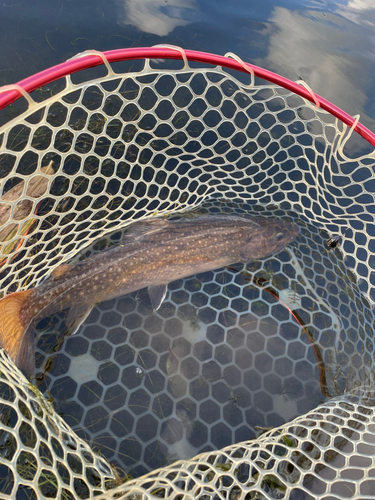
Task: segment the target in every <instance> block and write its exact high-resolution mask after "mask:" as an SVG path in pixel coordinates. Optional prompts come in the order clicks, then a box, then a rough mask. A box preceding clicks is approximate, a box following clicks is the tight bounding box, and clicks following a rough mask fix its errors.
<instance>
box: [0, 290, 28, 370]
mask: <svg viewBox="0 0 375 500" xmlns="http://www.w3.org/2000/svg"><path fill="white" fill-rule="evenodd" d="M33 292H34V290H26V291H24V292H15V293H11V294H10V295H7V296H6V297H4V298H3V299H1V300H0V346H1V347H3V348H4V349H5V351H6V352H7V353H8V355H9V356H10V357H11V358H12V360H13V361H14V362H15V364H16V365H17V367H18V368H19V369H20V370H22V371H23V372H24V373H26V374H27V375H31V374H32V373H33V369H34V355H33V354H34V342H33V339H31V338H30V332H28V331H27V330H28V326H29V325H30V322H31V320H32V318H31V317H30V318H29V317H26V316H27V314H25V311H24V312H22V308H23V306H24V305H25V304H26V303H27V301H28V300H29V298H30V295H32V293H33Z"/></svg>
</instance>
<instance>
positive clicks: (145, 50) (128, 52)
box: [0, 47, 375, 147]
mask: <svg viewBox="0 0 375 500" xmlns="http://www.w3.org/2000/svg"><path fill="white" fill-rule="evenodd" d="M102 54H103V55H99V54H92V53H91V54H89V55H86V56H85V55H82V56H81V57H78V58H75V59H70V60H68V61H66V62H64V63H61V64H58V65H57V66H52V68H49V69H46V70H44V71H41V72H40V73H36V74H35V75H33V76H30V77H28V78H25V79H24V80H21V81H20V82H18V84H17V85H19V86H20V87H22V88H23V89H24V90H25V91H26V92H28V93H30V92H33V91H34V90H36V89H38V88H39V87H42V86H43V85H47V84H49V83H51V82H53V81H54V80H57V79H59V78H63V77H65V76H67V75H70V74H72V73H76V72H77V71H81V70H83V69H87V68H92V67H94V66H99V65H100V64H103V58H105V59H106V60H107V61H108V62H109V63H114V62H120V61H128V60H133V59H183V57H182V54H181V53H180V52H179V51H177V50H176V49H175V48H168V47H139V48H130V49H116V50H109V51H107V52H103V53H102ZM184 54H185V56H186V58H187V60H188V61H194V62H200V63H205V64H212V65H213V66H222V67H224V68H228V69H232V70H237V71H241V72H243V73H244V72H250V73H254V75H255V76H256V77H258V78H262V79H263V80H266V81H268V82H271V83H274V84H276V85H279V86H281V87H284V88H285V89H287V90H290V91H291V92H294V93H295V94H298V95H299V96H301V97H303V98H304V99H307V100H308V101H310V102H312V103H313V104H315V105H317V103H319V107H320V108H321V109H324V110H325V111H327V112H328V113H330V114H332V115H333V116H335V117H336V118H338V119H339V120H341V121H342V122H343V123H345V124H346V125H348V126H349V127H350V128H352V126H353V125H354V130H355V131H356V132H357V133H358V134H359V135H361V136H362V137H363V138H364V139H366V141H368V142H369V143H370V144H371V145H372V146H374V147H375V134H374V133H373V132H371V131H370V130H369V129H368V128H367V127H365V126H364V125H362V124H361V123H359V122H358V123H357V124H356V123H355V122H356V120H355V118H353V117H352V116H350V115H349V114H348V113H346V112H345V111H343V110H342V109H340V108H339V107H337V106H335V105H334V104H332V103H331V102H330V101H327V99H324V98H323V97H321V96H319V95H318V94H313V95H312V93H311V91H309V90H308V89H306V88H305V87H302V86H301V85H299V84H298V83H296V82H292V81H291V80H288V78H284V77H283V76H280V75H277V74H276V73H272V71H268V70H266V69H263V68H259V67H258V66H254V65H253V64H248V63H244V65H242V64H241V63H240V62H238V61H237V60H235V59H230V58H228V57H225V56H218V55H215V54H209V53H207V52H198V51H195V50H184ZM19 97H20V93H19V91H16V90H9V91H7V92H3V93H1V94H0V109H3V108H4V107H5V106H7V105H8V104H11V103H12V102H14V101H15V100H17V99H18V98H19ZM314 97H315V99H314Z"/></svg>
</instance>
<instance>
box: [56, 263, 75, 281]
mask: <svg viewBox="0 0 375 500" xmlns="http://www.w3.org/2000/svg"><path fill="white" fill-rule="evenodd" d="M71 267H72V266H70V265H69V264H61V266H58V267H56V268H55V269H54V270H53V271H52V273H51V275H52V278H53V279H54V280H58V279H59V278H61V277H62V276H63V275H64V274H65V273H67V272H68V271H69V269H70V268H71Z"/></svg>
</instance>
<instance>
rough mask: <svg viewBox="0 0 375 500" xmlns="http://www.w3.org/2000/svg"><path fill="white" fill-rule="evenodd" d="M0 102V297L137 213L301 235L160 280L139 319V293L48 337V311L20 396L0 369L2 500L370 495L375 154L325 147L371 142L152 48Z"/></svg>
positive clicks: (269, 89)
mask: <svg viewBox="0 0 375 500" xmlns="http://www.w3.org/2000/svg"><path fill="white" fill-rule="evenodd" d="M151 58H153V59H152V60H151ZM125 59H126V61H125V62H124V60H125ZM188 59H189V61H195V62H188ZM181 60H182V61H181ZM102 63H103V64H102ZM209 63H210V64H209ZM78 70H79V72H77V71H78ZM74 72H76V73H74ZM260 77H261V78H262V79H263V80H260V79H259V78H260ZM265 79H268V80H269V81H268V82H267V81H265ZM270 82H272V83H270ZM0 92H1V93H0V105H2V106H3V107H4V106H5V105H6V107H4V109H3V110H2V112H1V113H2V114H1V115H0V120H1V123H2V126H1V128H0V143H1V151H0V178H1V203H0V240H1V241H0V245H1V255H0V283H1V291H2V294H3V295H5V294H7V293H10V292H13V291H17V290H21V289H26V288H30V287H33V286H36V285H38V284H40V283H42V281H43V280H44V279H46V278H47V277H48V276H49V275H50V273H51V271H52V270H53V269H54V268H55V267H57V266H58V265H60V264H62V263H64V262H66V261H71V260H72V259H73V261H76V260H79V259H83V258H87V257H89V256H90V255H91V254H92V253H95V252H98V251H102V250H103V249H105V248H107V247H109V246H111V245H113V244H116V243H118V242H121V238H122V235H123V234H124V232H126V226H127V225H128V224H129V223H131V222H132V221H134V220H136V219H140V218H148V217H155V216H159V217H160V216H164V217H169V218H176V217H195V216H197V214H218V213H220V214H222V213H224V214H233V213H236V214H244V213H256V214H258V215H259V214H260V215H263V216H265V217H271V216H272V217H276V218H281V219H287V220H291V221H293V222H295V223H296V224H298V225H299V227H300V229H301V231H300V234H299V235H298V237H297V238H296V240H295V241H294V242H293V243H292V244H291V245H290V246H288V247H287V248H286V249H285V250H283V251H282V252H280V253H279V254H278V255H274V256H272V257H270V258H268V259H265V260H263V261H258V262H253V263H250V264H248V265H245V266H234V267H233V268H228V269H219V270H217V271H214V272H209V273H204V274H201V275H197V276H193V277H190V278H186V279H184V280H179V281H177V282H174V283H172V284H170V285H169V288H168V294H167V297H166V300H165V302H164V303H163V305H162V306H161V308H160V309H159V310H158V311H157V312H152V308H151V305H150V302H149V299H148V297H147V293H145V292H143V291H141V292H140V293H136V294H131V295H129V296H126V297H121V298H118V299H114V300H111V301H107V302H103V303H102V304H99V305H98V306H97V307H96V308H95V309H94V310H93V311H92V313H91V314H90V316H89V317H88V319H87V321H86V322H85V324H84V325H83V326H82V327H81V328H80V330H79V332H78V333H77V334H76V335H74V336H71V337H69V338H67V339H65V341H64V342H63V337H64V335H63V331H64V314H63V313H61V314H60V315H55V316H54V317H53V318H47V319H46V320H45V321H43V322H41V323H40V324H39V325H38V326H37V328H36V371H35V376H36V378H35V379H33V383H30V382H29V381H27V380H26V379H25V378H24V377H23V376H22V374H20V372H19V371H18V370H17V368H16V367H15V366H14V365H13V363H12V362H11V361H10V360H9V358H7V356H6V354H5V353H2V355H1V358H0V364H1V366H0V374H1V378H0V401H1V407H0V477H1V478H4V479H0V491H1V494H2V497H4V498H17V499H22V498H43V497H49V498H64V499H65V498H77V497H78V498H90V497H92V496H97V495H100V494H101V493H104V492H106V493H105V498H109V497H116V498H119V497H124V498H131V499H139V498H151V497H155V496H157V497H161V498H201V499H203V498H204V499H206V498H226V499H228V500H229V499H232V500H234V499H236V500H237V499H242V498H246V499H258V498H259V499H262V498H268V499H273V498H291V499H294V500H295V499H310V498H322V499H323V498H324V499H326V500H328V499H334V498H372V497H373V494H371V491H372V490H373V488H374V479H373V477H374V474H375V472H374V471H375V467H374V458H373V457H374V442H375V428H374V405H375V400H374V397H373V396H374V395H373V377H372V371H373V354H374V338H373V319H374V318H373V314H372V303H373V299H374V297H375V289H374V287H375V280H374V274H373V269H374V268H375V255H374V250H375V248H374V245H373V242H372V240H371V237H372V236H373V235H374V234H375V224H374V215H373V214H374V208H373V207H374V196H373V194H372V193H373V192H374V190H375V184H374V181H373V179H372V177H373V172H374V162H375V159H374V155H373V153H372V152H370V153H369V152H366V154H363V153H358V154H356V157H355V158H353V157H348V153H347V150H348V148H346V147H345V146H346V145H347V144H348V140H350V138H351V134H352V131H353V129H354V130H356V132H358V133H359V134H361V135H362V136H363V137H364V138H365V139H366V140H367V141H368V142H367V143H366V144H367V145H368V144H369V143H371V144H375V141H374V136H373V135H372V134H371V132H369V131H368V130H367V129H365V127H363V126H362V125H361V124H359V123H358V120H357V119H353V118H351V117H349V116H348V115H346V114H345V113H344V112H342V111H341V110H338V108H335V107H334V106H333V105H331V104H330V103H328V102H327V101H325V100H324V99H322V98H320V97H319V96H316V95H315V94H314V93H313V92H312V91H311V90H310V89H309V88H308V87H307V88H306V86H300V85H297V84H294V83H292V82H288V81H287V80H285V79H282V78H281V77H277V76H276V75H273V74H271V73H269V72H265V71H264V70H260V69H259V68H256V67H254V66H249V65H245V64H244V63H242V61H240V60H239V59H238V58H236V57H235V56H231V58H223V57H222V58H219V57H217V56H211V55H208V54H199V53H193V52H189V51H186V52H184V51H182V50H181V49H176V48H168V47H164V48H161V47H160V48H153V49H137V50H128V51H126V50H125V51H112V52H110V53H106V55H103V54H101V53H96V52H92V53H89V54H86V55H85V54H83V57H78V58H75V59H73V60H72V61H69V62H67V63H65V64H64V65H61V66H58V67H56V68H52V69H51V70H49V71H47V72H45V73H42V74H40V75H36V76H35V77H32V78H30V79H27V80H25V81H24V82H20V85H19V86H9V87H4V88H2V89H0ZM28 92H30V94H28ZM21 94H22V96H23V97H22V98H20V99H17V98H18V97H19V96H20V95H21ZM15 99H17V100H15ZM14 100H15V102H13V101H14ZM12 102H13V104H11V103H12ZM355 147H356V148H357V150H359V149H358V148H359V147H360V146H358V143H355ZM351 156H353V155H351ZM339 235H343V238H342V241H341V245H340V246H337V247H336V248H334V247H335V246H336V243H337V241H338V239H337V238H336V237H335V236H339ZM329 239H331V240H332V241H331V245H330V246H331V248H329V246H327V240H329ZM198 453H200V454H199V455H197V454H198ZM194 456H195V458H191V457H194ZM179 459H180V460H179ZM176 460H178V461H176Z"/></svg>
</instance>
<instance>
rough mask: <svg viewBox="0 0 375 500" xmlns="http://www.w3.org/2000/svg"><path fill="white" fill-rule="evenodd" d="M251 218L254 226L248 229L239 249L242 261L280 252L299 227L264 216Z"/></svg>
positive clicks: (296, 233) (262, 257)
mask: <svg viewBox="0 0 375 500" xmlns="http://www.w3.org/2000/svg"><path fill="white" fill-rule="evenodd" d="M253 220H254V222H256V226H255V227H254V228H253V229H250V230H248V235H247V236H248V237H247V240H246V242H245V244H244V245H243V248H242V251H241V255H242V257H243V262H249V261H250V260H257V259H264V258H266V257H269V256H270V255H273V254H276V253H278V252H280V250H282V249H283V248H285V247H286V246H287V245H289V243H291V242H292V241H293V240H294V238H295V237H296V236H297V235H298V233H299V227H298V226H297V225H296V224H293V223H292V222H288V221H284V220H280V219H267V218H264V217H256V218H254V219H253Z"/></svg>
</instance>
